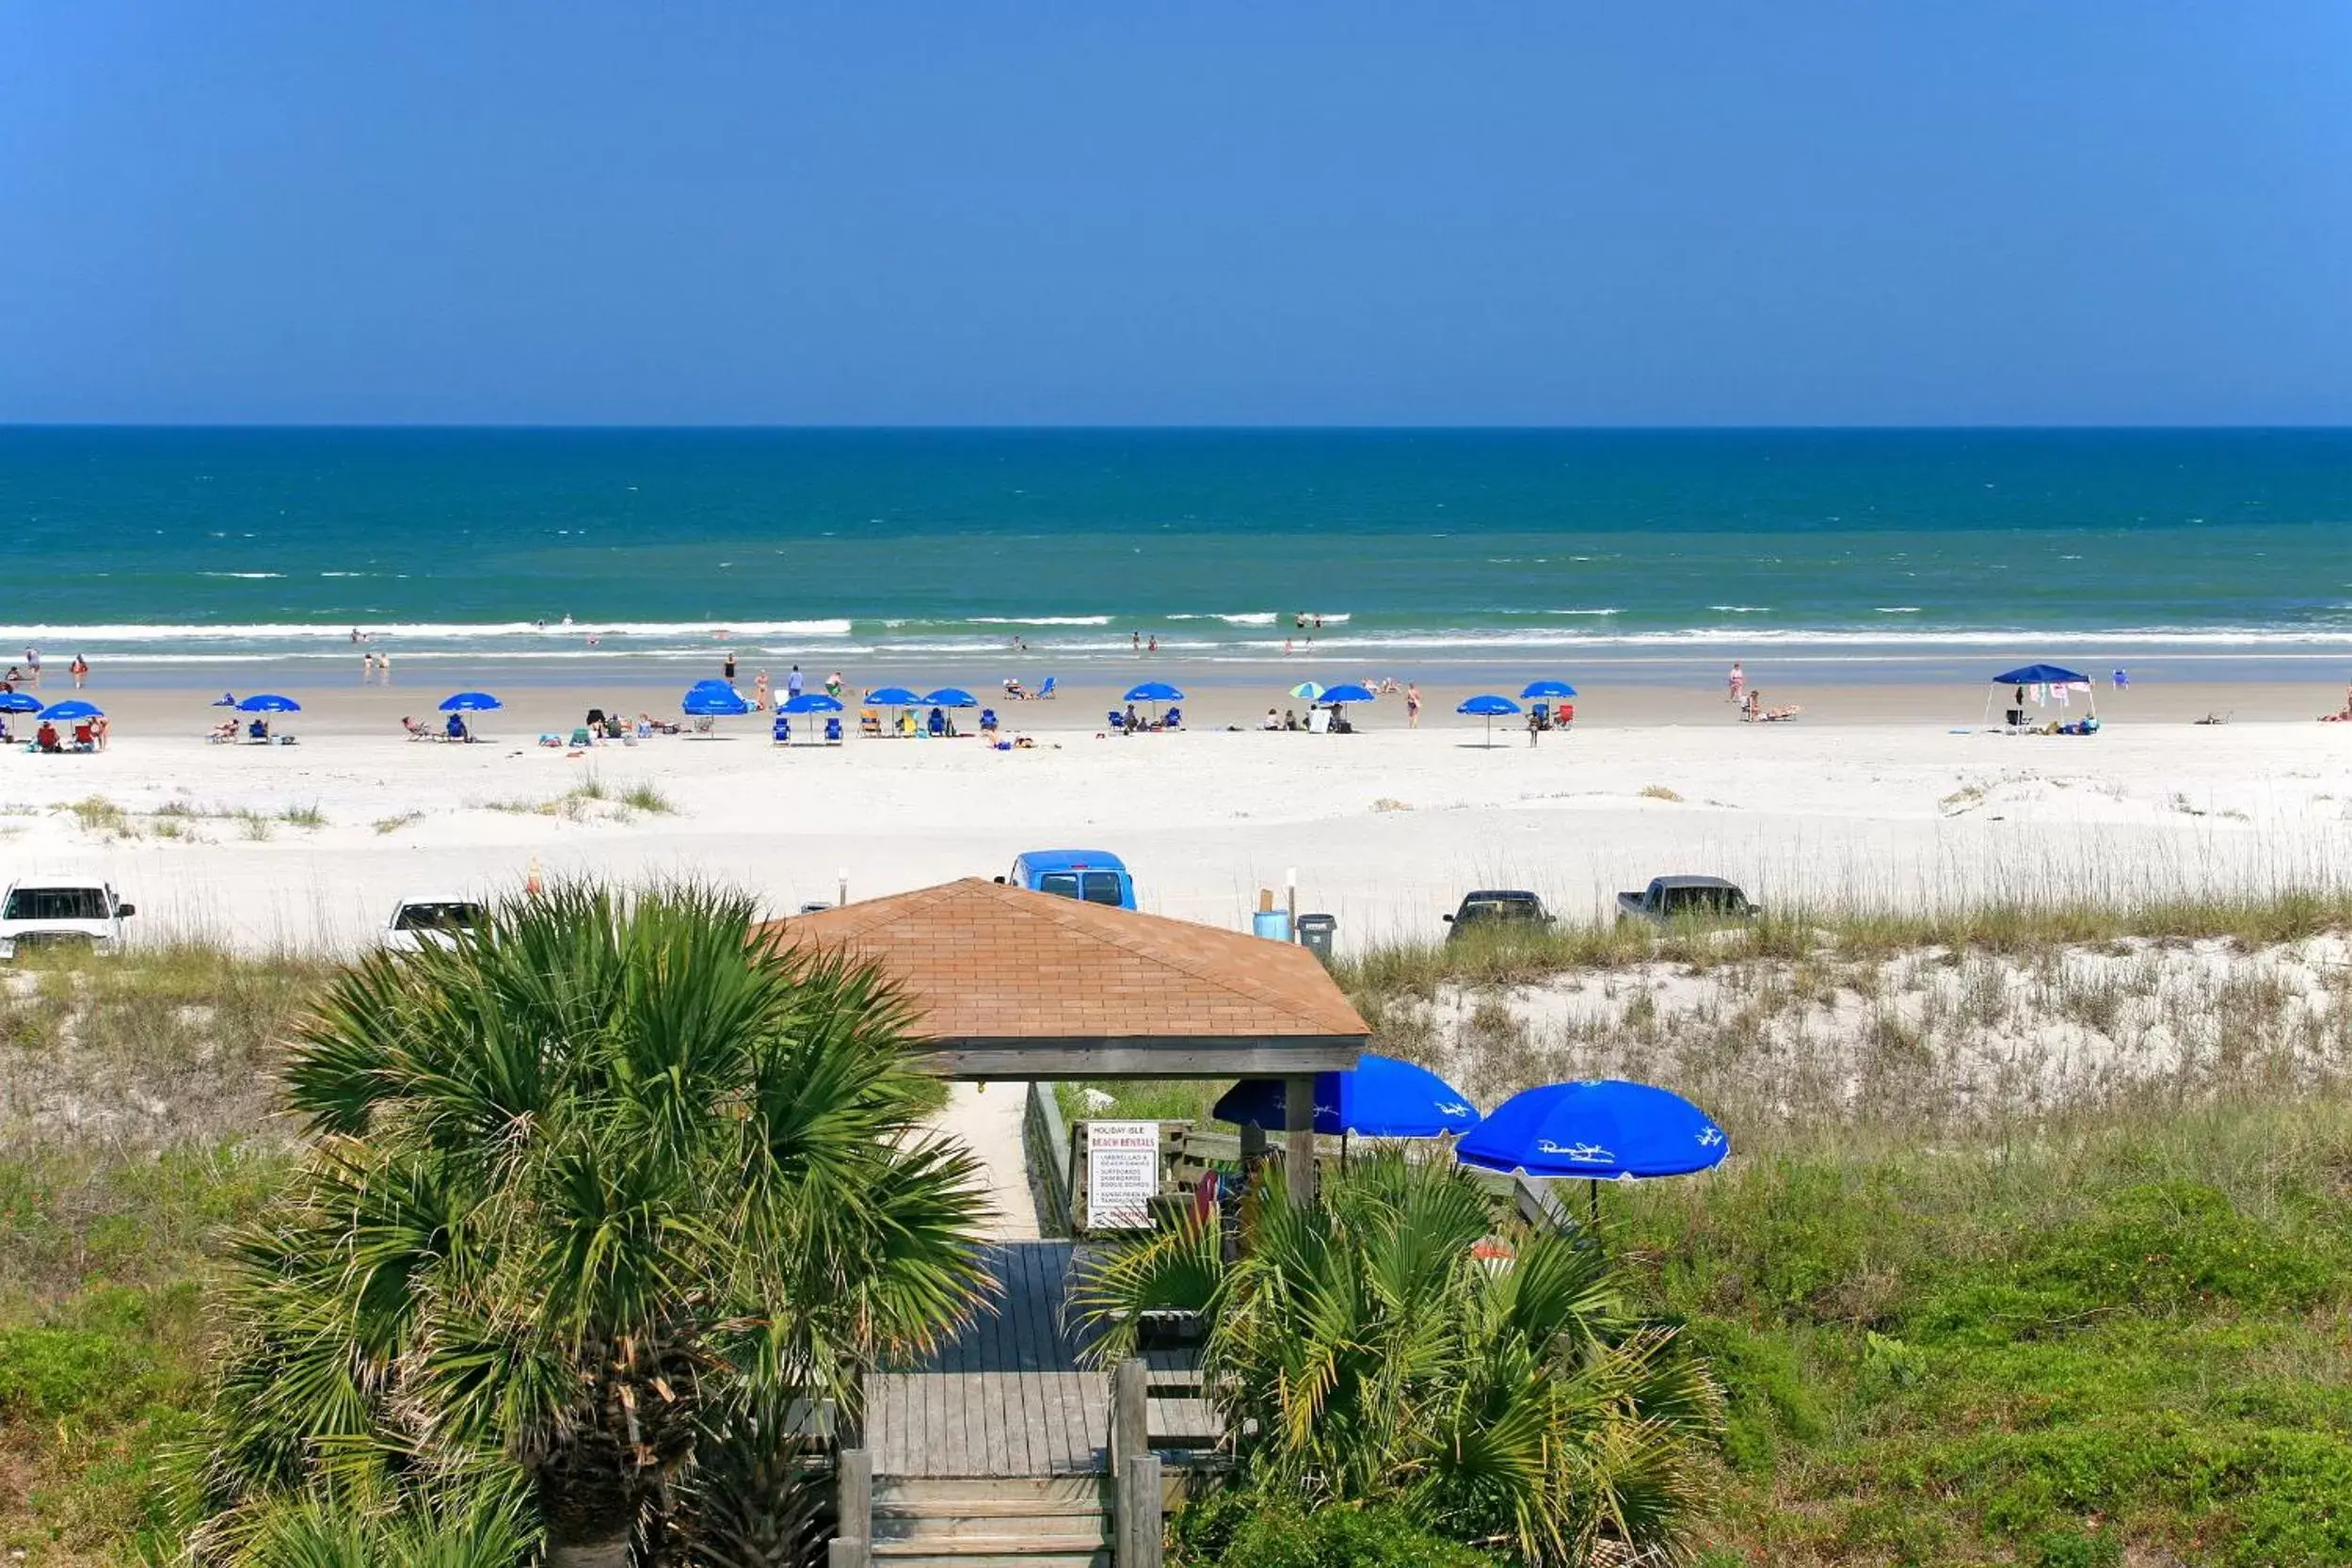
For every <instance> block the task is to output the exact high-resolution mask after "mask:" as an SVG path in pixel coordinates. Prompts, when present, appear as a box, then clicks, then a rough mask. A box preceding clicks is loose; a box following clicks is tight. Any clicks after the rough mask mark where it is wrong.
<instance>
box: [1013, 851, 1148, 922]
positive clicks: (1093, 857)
mask: <svg viewBox="0 0 2352 1568" xmlns="http://www.w3.org/2000/svg"><path fill="white" fill-rule="evenodd" d="M997 880H998V881H999V882H1004V883H1010V884H1011V885H1012V886H1014V887H1016V888H1028V889H1029V890H1030V891H1032V892H1033V893H1052V894H1054V895H1056V896H1057V897H1060V898H1074V899H1080V900H1083V901H1084V902H1086V903H1088V904H1108V905H1110V906H1111V907H1112V908H1114V909H1132V908H1134V907H1135V879H1134V878H1133V877H1131V876H1129V875H1128V872H1127V863H1126V862H1125V861H1123V860H1121V859H1120V858H1119V857H1118V856H1115V855H1113V854H1112V853H1111V852H1110V851H1109V850H1101V849H1032V850H1028V851H1025V852H1024V853H1022V854H1020V855H1017V856H1014V858H1013V869H1012V871H1010V872H1007V873H1005V874H1004V875H1002V876H1000V877H998V878H997Z"/></svg>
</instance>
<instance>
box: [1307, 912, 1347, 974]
mask: <svg viewBox="0 0 2352 1568" xmlns="http://www.w3.org/2000/svg"><path fill="white" fill-rule="evenodd" d="M1338 930H1339V918H1338V917H1337V916H1336V915H1301V916H1300V917H1299V946H1301V947H1303V948H1304V949H1306V950H1307V952H1311V953H1313V954H1314V955H1315V956H1316V957H1318V958H1320V959H1321V960H1322V961H1323V962H1324V963H1326V964H1328V963H1330V962H1331V939H1332V937H1333V936H1335V935H1336V933H1337V932H1338Z"/></svg>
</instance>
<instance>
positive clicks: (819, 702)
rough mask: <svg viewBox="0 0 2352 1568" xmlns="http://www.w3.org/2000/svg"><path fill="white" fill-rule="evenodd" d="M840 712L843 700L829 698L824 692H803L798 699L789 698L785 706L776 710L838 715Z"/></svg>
mask: <svg viewBox="0 0 2352 1568" xmlns="http://www.w3.org/2000/svg"><path fill="white" fill-rule="evenodd" d="M840 711H841V699H840V697H837V696H825V695H824V693H823V692H803V693H801V694H800V696H796V697H791V698H788V699H787V700H786V701H785V704H784V706H783V707H781V708H779V709H777V710H776V712H779V713H838V712H840Z"/></svg>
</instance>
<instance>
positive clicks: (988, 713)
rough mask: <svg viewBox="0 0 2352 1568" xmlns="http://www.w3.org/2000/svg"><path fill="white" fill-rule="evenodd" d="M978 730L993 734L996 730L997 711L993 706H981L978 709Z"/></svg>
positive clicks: (984, 733) (985, 733)
mask: <svg viewBox="0 0 2352 1568" xmlns="http://www.w3.org/2000/svg"><path fill="white" fill-rule="evenodd" d="M980 732H981V733H982V734H983V735H993V734H995V733H996V732H997V711H996V710H995V709H994V708H983V709H982V710H981V711H980Z"/></svg>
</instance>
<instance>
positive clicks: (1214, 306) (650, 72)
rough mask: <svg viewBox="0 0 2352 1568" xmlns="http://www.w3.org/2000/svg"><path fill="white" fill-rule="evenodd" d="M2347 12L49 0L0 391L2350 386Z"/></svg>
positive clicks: (33, 20) (1945, 6)
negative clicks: (177, 2) (257, 2)
mask: <svg viewBox="0 0 2352 1568" xmlns="http://www.w3.org/2000/svg"><path fill="white" fill-rule="evenodd" d="M2347 197H2352V6H2346V5H2344V4H2342V3H2341V0H2310V3H2305V0H2262V3H2261V4H2258V5H2247V4H2244V3H2242V0H2238V3H2229V0H2215V3H2211V4H2194V5H2192V4H2174V3H2169V0H2104V3H2098V4H2088V3H2082V0H1897V3H1888V0H1852V3H1848V4H1826V3H1815V0H1780V3H1765V0H1756V3H1752V4H1741V5H1731V4H1709V3H1705V0H1688V3H1684V4H1668V5H1604V4H1600V3H1597V0H1529V3H1524V4H1512V3H1502V0H1497V3H1492V4H1480V3H1472V4H1466V5H1465V4H1462V3H1460V0H1453V3H1447V4H1428V5H1422V4H1400V3H1396V0H1385V3H1384V0H1350V3H1345V4H1341V3H1333V4H1318V3H1314V0H1298V3H1278V4H1273V5H1267V4H1263V3H1257V4H1247V5H1243V4H1227V3H1223V0H1190V3H1187V4H1184V5H1143V4H1129V3H1125V0H1085V3H1077V0H1071V3H1062V0H1018V3H1002V4H1000V3H996V0H943V3H938V4H912V3H908V4H892V3H888V0H870V3H866V4H852V3H843V4H838V5H835V4H788V3H780V0H762V3H751V4H731V3H728V0H696V3H695V4H689V5H683V6H649V5H646V4H643V3H642V0H633V3H611V4H608V3H604V0H564V3H560V4H559V3H552V0H550V3H545V4H528V3H521V0H500V3H492V4H482V3H480V0H471V3H468V0H451V3H438V0H411V3H405V4H392V3H389V0H386V3H361V0H338V3H334V4H325V5H322V4H316V3H314V0H305V3H298V4H297V3H286V4H247V3H242V0H204V3H203V4H188V5H173V4H156V3H154V0H54V3H51V0H40V3H26V0H0V419H6V420H94V421H122V422H137V421H156V422H213V421H219V422H246V421H261V422H280V421H289V422H320V421H324V422H362V423H364V422H377V421H397V422H410V421H437V422H451V423H472V422H503V423H541V424H544V423H754V424H836V423H840V424H1156V423H1175V424H1261V423H1264V424H1301V423H1304V424H1723V423H1730V424H1849V423H1860V424H1944V423H1958V424H1978V423H2000V424H2045V423H2056V424H2080V423H2091V424H2099V423H2112V424H2140V423H2164V424H2200V423H2250V424H2291V423H2329V424H2339V423H2352V200H2347Z"/></svg>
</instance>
